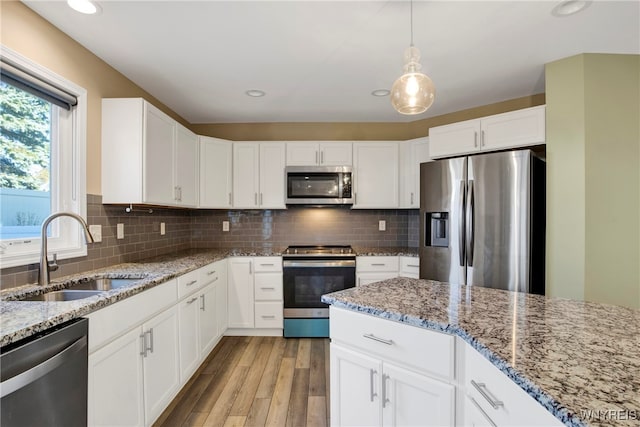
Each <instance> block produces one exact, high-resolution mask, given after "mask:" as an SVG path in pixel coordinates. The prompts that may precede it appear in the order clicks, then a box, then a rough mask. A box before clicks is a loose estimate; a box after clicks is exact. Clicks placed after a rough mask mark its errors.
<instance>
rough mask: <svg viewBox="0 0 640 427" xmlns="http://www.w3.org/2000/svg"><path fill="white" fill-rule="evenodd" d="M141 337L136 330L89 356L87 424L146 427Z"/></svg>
mask: <svg viewBox="0 0 640 427" xmlns="http://www.w3.org/2000/svg"><path fill="white" fill-rule="evenodd" d="M141 334H142V330H141V329H140V328H136V329H134V330H133V331H131V332H129V333H127V334H125V335H123V336H122V337H120V338H118V339H116V340H115V341H113V342H112V343H110V344H108V345H106V346H105V347H103V348H101V349H100V350H98V351H96V352H94V353H92V354H91V355H89V372H88V375H89V382H88V425H90V426H116V425H118V426H125V425H126V426H143V425H144V406H143V401H142V399H143V391H142V387H143V379H142V377H143V374H142V356H141V355H140V350H141V344H142V340H141ZM114 408H117V410H114Z"/></svg>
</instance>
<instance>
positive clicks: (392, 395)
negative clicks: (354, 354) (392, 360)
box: [381, 362, 455, 426]
mask: <svg viewBox="0 0 640 427" xmlns="http://www.w3.org/2000/svg"><path fill="white" fill-rule="evenodd" d="M383 365H384V366H383V375H382V397H381V401H382V416H383V424H384V425H385V426H417V425H420V426H453V425H454V414H455V412H454V403H453V402H454V396H455V387H454V386H452V385H451V384H447V383H445V382H442V381H438V380H435V379H431V378H429V377H427V376H424V375H419V374H416V373H415V372H411V371H408V370H406V369H403V368H401V367H398V366H395V365H392V364H388V363H386V362H385V363H384V364H383Z"/></svg>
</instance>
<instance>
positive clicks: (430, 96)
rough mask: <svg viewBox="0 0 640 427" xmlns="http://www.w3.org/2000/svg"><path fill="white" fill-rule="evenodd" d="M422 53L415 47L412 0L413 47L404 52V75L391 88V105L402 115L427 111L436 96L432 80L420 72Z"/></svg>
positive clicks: (410, 46)
mask: <svg viewBox="0 0 640 427" xmlns="http://www.w3.org/2000/svg"><path fill="white" fill-rule="evenodd" d="M421 68H422V65H420V51H419V50H418V48H416V47H415V46H414V45H413V0H411V45H409V47H408V48H407V49H406V50H405V51H404V74H403V75H401V76H400V77H399V78H398V80H396V81H395V82H394V83H393V86H392V87H391V105H393V108H395V109H396V110H397V111H398V112H399V113H401V114H407V115H412V114H420V113H424V112H425V111H427V109H428V108H429V107H431V104H433V100H434V99H435V96H436V89H435V87H434V86H433V82H432V81H431V79H430V78H429V77H428V76H427V75H426V74H424V73H421V72H420V69H421Z"/></svg>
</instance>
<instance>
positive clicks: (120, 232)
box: [116, 223, 124, 239]
mask: <svg viewBox="0 0 640 427" xmlns="http://www.w3.org/2000/svg"><path fill="white" fill-rule="evenodd" d="M116 239H124V224H123V223H119V224H117V225H116Z"/></svg>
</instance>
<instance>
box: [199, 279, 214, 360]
mask: <svg viewBox="0 0 640 427" xmlns="http://www.w3.org/2000/svg"><path fill="white" fill-rule="evenodd" d="M198 298H199V301H198V303H199V317H198V330H199V333H200V348H199V354H200V356H201V357H202V358H204V357H206V356H207V355H208V354H209V352H210V351H211V350H212V349H213V346H214V344H215V343H216V339H217V338H218V317H217V313H216V288H215V286H211V285H210V286H207V287H206V288H205V289H204V291H202V293H201V294H200V295H199V297H198Z"/></svg>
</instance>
